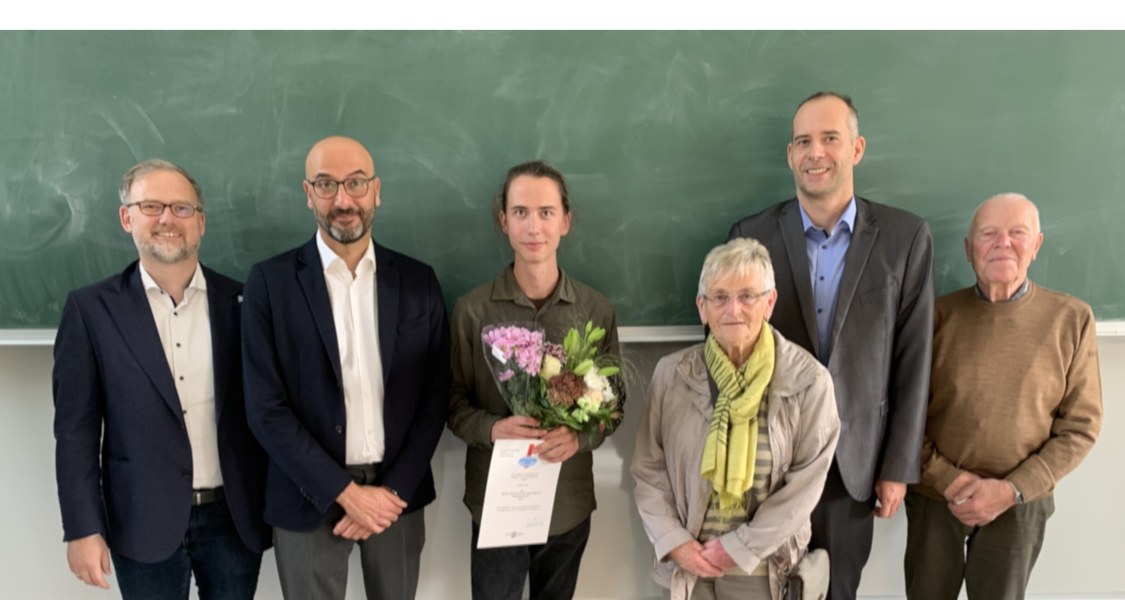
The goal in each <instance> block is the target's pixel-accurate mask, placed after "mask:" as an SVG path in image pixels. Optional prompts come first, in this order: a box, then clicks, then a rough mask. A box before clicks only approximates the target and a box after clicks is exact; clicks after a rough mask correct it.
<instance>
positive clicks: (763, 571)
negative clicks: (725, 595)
mask: <svg viewBox="0 0 1125 600" xmlns="http://www.w3.org/2000/svg"><path fill="white" fill-rule="evenodd" d="M767 404H768V403H767V402H766V398H765V397H764V396H763V397H762V404H761V406H760V407H759V408H758V449H757V453H756V455H755V461H754V482H753V483H752V484H751V485H750V489H749V490H747V491H746V502H745V506H744V508H745V510H740V511H739V512H737V513H736V514H734V515H733V516H729V517H727V518H725V519H724V518H723V517H722V513H721V512H720V511H719V496H718V495H717V494H711V499H710V501H709V502H708V504H707V514H706V515H705V516H704V518H703V529H701V530H700V532H699V541H700V542H706V541H707V540H710V539H714V538H717V537H721V536H722V535H723V534H725V533H729V532H731V531H734V530H735V529H738V528H739V527H740V526H741V525H742V524H743V523H749V522H750V519H751V518H752V517H753V516H754V513H755V512H756V511H757V510H758V506H760V505H761V504H762V502H763V501H765V499H766V497H767V496H769V492H770V471H771V470H772V469H773V455H772V454H771V453H770V433H769V423H768V419H767V416H766V405H767ZM747 575H753V576H768V575H769V563H768V561H765V560H763V561H762V562H761V563H759V564H758V567H757V568H756V569H754V572H753V573H747V572H746V571H743V570H742V569H740V568H739V567H734V568H733V569H729V570H728V571H727V572H726V573H725V574H724V576H747Z"/></svg>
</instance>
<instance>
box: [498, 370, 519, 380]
mask: <svg viewBox="0 0 1125 600" xmlns="http://www.w3.org/2000/svg"><path fill="white" fill-rule="evenodd" d="M515 374H516V372H515V371H513V370H511V369H508V370H507V371H504V372H503V373H500V374H499V375H497V376H496V378H497V379H499V380H500V381H507V380H509V379H511V378H512V376H514V375H515Z"/></svg>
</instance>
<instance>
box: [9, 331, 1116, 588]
mask: <svg viewBox="0 0 1125 600" xmlns="http://www.w3.org/2000/svg"><path fill="white" fill-rule="evenodd" d="M675 348H676V345H674V344H652V345H634V346H631V347H630V348H629V349H628V350H627V356H628V358H629V359H630V360H631V361H632V363H633V365H634V366H635V367H636V371H637V374H636V378H637V379H638V381H640V382H642V383H641V385H640V386H637V385H634V386H633V391H632V393H631V397H630V402H629V405H628V406H627V411H626V413H627V416H626V419H625V423H624V424H623V426H622V429H621V430H620V431H619V432H618V433H617V434H616V435H614V437H612V438H610V441H609V442H607V443H606V444H605V446H604V447H602V448H600V449H599V450H598V451H597V454H596V456H595V468H596V473H595V475H596V479H597V494H598V502H599V508H598V510H597V512H595V513H594V518H593V531H592V533H591V537H590V543H589V546H588V548H587V550H586V555H585V559H584V561H583V568H582V575H581V579H580V581H579V585H578V594H577V596H578V598H585V599H593V598H601V599H626V598H659V597H660V590H659V588H658V587H657V586H656V584H654V583H652V582H651V580H650V579H649V576H648V568H649V565H650V561H651V547H650V546H649V543H648V540H647V539H646V538H645V535H644V531H643V529H642V528H641V525H640V520H639V519H638V517H637V516H636V511H635V510H634V508H633V503H632V495H631V490H632V486H631V482H630V479H629V477H628V462H629V459H630V458H631V456H632V447H633V433H634V431H635V430H636V426H637V421H638V418H639V414H638V413H639V410H640V409H641V407H642V405H643V402H644V393H643V387H644V385H645V384H647V381H648V377H649V374H650V373H651V370H652V366H653V364H654V362H655V360H656V359H657V358H659V356H661V355H663V354H665V353H667V352H671V351H672V350H674V349H675ZM1099 350H1100V352H1101V361H1102V381H1103V385H1104V391H1105V423H1104V426H1103V429H1102V437H1101V440H1100V441H1099V442H1098V444H1097V445H1096V446H1095V447H1094V450H1093V452H1092V453H1091V454H1090V456H1089V457H1088V458H1087V459H1086V461H1085V462H1084V463H1083V464H1082V465H1081V466H1080V467H1079V468H1078V470H1077V471H1076V472H1075V473H1073V474H1071V475H1070V476H1069V477H1067V478H1066V479H1065V480H1064V481H1063V482H1062V484H1061V486H1060V488H1059V490H1058V491H1057V493H1056V504H1057V512H1056V513H1055V516H1054V517H1053V518H1052V519H1051V521H1050V524H1049V525H1048V532H1047V543H1046V547H1045V548H1044V549H1043V553H1042V555H1041V556H1040V558H1039V564H1038V566H1037V567H1036V569H1035V573H1034V575H1033V577H1032V580H1031V594H1030V595H1032V596H1036V597H1041V598H1084V599H1093V598H1099V599H1108V598H1125V567H1123V566H1122V560H1121V559H1122V558H1123V557H1125V551H1123V550H1122V543H1123V542H1125V508H1122V507H1121V506H1120V505H1121V504H1122V500H1123V498H1125V493H1123V492H1125V477H1123V476H1122V469H1121V467H1120V466H1119V464H1118V463H1119V461H1120V459H1121V457H1122V456H1125V425H1123V424H1122V422H1121V421H1122V417H1123V416H1125V412H1123V410H1122V408H1121V406H1122V404H1121V397H1122V394H1123V392H1125V368H1123V367H1125V338H1122V337H1104V338H1101V339H1100V340H1099ZM51 361H52V359H51V349H50V348H49V347H42V346H40V347H0V474H2V475H3V481H4V482H5V484H6V485H5V487H4V489H3V492H0V507H3V508H4V509H5V510H4V511H3V513H2V516H0V534H2V535H3V536H4V542H3V543H2V544H0V597H4V598H19V599H24V598H34V599H44V600H49V599H60V600H61V599H67V600H69V599H76V600H81V599H84V598H91V599H96V598H102V599H105V598H116V597H118V595H117V593H116V590H115V591H114V592H111V593H106V592H102V591H101V590H98V589H93V588H86V587H85V586H83V585H82V584H80V583H78V582H77V581H76V580H75V579H74V577H73V576H72V575H71V574H70V572H69V571H68V570H67V565H66V555H65V546H64V545H63V543H62V542H61V540H62V526H61V522H60V518H59V510H58V503H57V497H56V493H55V482H54V438H53V436H52V433H51V419H52V414H53V407H52V403H51V385H50V377H51ZM629 408H631V410H629ZM464 455H465V453H464V447H463V445H462V444H461V443H460V441H459V440H457V439H455V438H453V436H452V435H450V434H449V433H448V432H446V435H445V437H443V438H442V442H441V445H440V446H439V448H438V452H437V455H436V456H435V458H434V462H433V466H434V471H435V475H436V478H437V482H438V501H437V502H436V503H435V504H432V505H430V507H429V508H428V509H427V513H426V528H427V541H426V550H425V556H424V558H423V564H422V583H421V585H420V587H419V591H418V597H419V599H425V600H430V599H446V598H449V599H454V598H468V597H469V591H468V581H469V575H468V549H469V516H468V511H467V510H466V509H465V508H464V506H463V505H462V504H461V494H462V491H463V490H464V480H463V472H462V469H463V461H464ZM905 540H906V519H905V515H904V514H903V513H902V512H900V513H899V514H898V515H897V516H895V517H894V518H893V519H891V520H889V521H885V522H879V523H877V526H876V529H875V544H874V551H873V553H872V556H871V560H870V562H869V563H868V566H867V570H866V571H865V572H864V579H863V585H862V586H861V588H860V594H861V596H863V597H865V598H880V597H884V598H901V597H902V593H903V592H902V590H903V584H902V553H903V549H904V547H905V543H906V541H905ZM355 559H356V557H355V556H354V555H353V563H352V566H353V568H352V580H351V582H350V585H349V593H348V598H349V599H359V598H362V597H363V594H362V591H361V587H360V586H361V580H360V578H359V573H358V563H357V561H356V560H355ZM113 583H115V582H113ZM113 583H111V584H113ZM258 597H259V598H263V599H270V600H272V599H278V598H281V592H280V588H279V587H278V583H277V571H276V569H275V567H274V563H273V554H272V552H270V553H267V555H266V558H265V561H264V562H263V568H262V576H261V583H260V586H259V593H258Z"/></svg>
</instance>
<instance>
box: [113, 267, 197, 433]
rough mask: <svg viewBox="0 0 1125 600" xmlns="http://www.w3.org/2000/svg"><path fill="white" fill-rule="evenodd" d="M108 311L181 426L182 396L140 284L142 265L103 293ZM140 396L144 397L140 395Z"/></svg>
mask: <svg viewBox="0 0 1125 600" xmlns="http://www.w3.org/2000/svg"><path fill="white" fill-rule="evenodd" d="M102 301H103V302H104V303H105V307H106V311H107V312H108V313H109V315H110V318H111V319H113V322H114V324H115V325H116V326H117V330H118V331H120V332H121V337H122V339H123V340H124V341H125V346H126V347H127V348H128V349H129V352H130V353H132V355H133V358H135V359H136V361H137V363H138V364H140V366H141V370H142V371H143V372H144V373H145V375H146V376H147V377H148V379H149V381H151V382H152V384H153V386H154V387H156V390H157V391H158V392H160V397H161V398H162V399H163V400H164V403H165V404H167V405H168V409H169V410H171V411H172V412H173V413H174V414H175V415H176V418H177V419H179V420H180V423H183V421H184V413H183V407H182V406H181V405H180V396H179V394H177V393H176V383H175V382H174V381H172V370H171V369H169V368H168V360H167V357H165V355H164V347H163V346H162V345H161V343H160V334H159V333H157V331H156V323H155V322H154V321H153V316H152V307H151V306H149V303H148V296H146V295H145V289H144V285H143V284H142V283H141V271H140V263H139V262H135V263H133V264H132V265H130V266H129V267H128V268H127V269H125V272H124V273H122V274H121V280H120V282H119V285H118V286H117V287H116V289H110V290H106V291H104V292H102ZM138 397H141V396H138Z"/></svg>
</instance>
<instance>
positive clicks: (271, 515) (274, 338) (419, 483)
mask: <svg viewBox="0 0 1125 600" xmlns="http://www.w3.org/2000/svg"><path fill="white" fill-rule="evenodd" d="M317 235H319V233H318V234H317ZM372 243H374V242H372ZM374 252H375V277H376V295H377V299H376V301H377V303H378V311H379V315H378V323H379V325H378V327H379V350H380V355H381V361H382V366H383V390H384V399H383V427H384V436H385V442H386V443H385V453H384V457H383V462H382V465H381V467H380V471H379V475H378V478H377V480H376V484H378V485H385V486H387V487H389V488H391V489H393V490H395V492H397V493H398V495H399V496H400V497H401V498H402V499H403V500H405V501H406V502H407V503H408V506H407V508H406V512H411V511H414V510H417V509H419V508H422V507H423V506H425V505H426V504H429V503H430V502H432V501H433V500H434V497H435V492H434V479H433V474H432V472H431V471H430V459H431V458H432V457H433V454H434V450H435V449H436V448H437V443H438V440H439V439H440V438H441V434H442V430H443V428H444V427H445V417H446V413H447V411H448V409H449V380H450V370H449V330H448V325H447V322H446V313H445V301H444V299H443V298H442V294H441V288H440V286H439V285H438V281H437V277H436V276H435V275H434V271H433V269H431V268H430V267H429V266H427V265H425V264H423V263H421V262H419V261H417V260H414V259H412V258H410V257H408V256H404V255H402V254H399V253H398V252H395V251H393V250H389V249H387V248H384V247H382V246H380V245H378V244H375V247H374ZM245 294H246V302H245V304H244V305H243V317H242V339H243V361H244V365H245V369H244V370H245V373H244V374H245V386H246V410H247V416H248V420H249V422H250V427H251V429H253V431H254V434H255V435H257V436H258V440H259V441H260V442H261V443H262V446H263V447H264V448H265V449H266V452H267V454H269V457H270V460H269V469H268V471H267V474H266V521H267V522H269V523H270V524H272V525H275V526H277V527H282V528H285V529H289V530H293V531H309V530H312V529H315V528H316V527H317V526H319V525H320V524H322V523H323V522H324V520H325V519H326V518H328V513H329V510H330V509H331V508H332V507H333V505H334V504H335V502H336V498H337V496H339V495H340V492H342V491H343V490H344V488H345V487H347V485H348V483H349V482H351V477H349V476H348V473H347V471H346V470H345V468H344V465H345V463H344V446H345V439H346V433H347V431H346V427H347V418H346V414H345V410H344V387H343V383H342V379H341V375H340V354H339V347H338V345H337V339H336V327H335V325H334V322H333V319H332V305H331V303H330V300H329V297H328V287H327V284H326V283H325V281H324V269H323V266H322V265H321V261H320V254H319V253H318V251H317V245H316V239H315V238H313V239H312V240H310V241H309V242H308V243H306V244H304V245H303V246H300V247H298V248H295V249H293V250H290V251H288V252H286V253H284V254H281V255H278V256H275V257H273V258H271V259H268V260H266V261H263V262H261V263H258V264H256V265H254V266H253V267H252V268H251V269H250V274H249V276H248V277H247V280H246V292H245Z"/></svg>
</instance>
